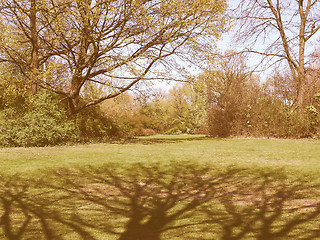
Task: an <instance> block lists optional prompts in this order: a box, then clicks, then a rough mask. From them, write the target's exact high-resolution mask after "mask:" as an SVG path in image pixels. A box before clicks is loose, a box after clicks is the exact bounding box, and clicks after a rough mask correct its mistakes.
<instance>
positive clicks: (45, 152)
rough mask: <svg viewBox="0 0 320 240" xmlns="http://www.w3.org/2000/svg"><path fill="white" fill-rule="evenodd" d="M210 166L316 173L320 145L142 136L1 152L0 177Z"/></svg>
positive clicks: (275, 140)
mask: <svg viewBox="0 0 320 240" xmlns="http://www.w3.org/2000/svg"><path fill="white" fill-rule="evenodd" d="M185 160H187V161H195V162H209V163H212V164H213V165H215V166H217V167H223V166H238V167H245V168H260V167H261V168H265V167H275V168H283V169H284V171H294V172H295V174H301V175H305V174H307V175H309V176H317V175H319V173H320V142H319V141H312V140H277V139H207V138H204V137H202V136H200V137H199V136H184V135H182V136H179V135H177V136H162V135H156V136H151V137H141V138H139V139H135V140H131V141H126V142H121V143H120V142H118V143H117V142H116V143H113V144H110V143H105V144H88V145H75V146H61V147H45V148H2V149H0V162H1V165H0V172H3V173H10V174H13V173H23V174H35V173H36V172H38V171H40V172H41V171H43V170H44V169H57V168H63V167H81V166H86V165H93V166H99V165H103V164H105V163H109V162H116V163H118V164H119V166H121V165H125V164H126V163H127V162H129V163H134V162H146V163H148V162H154V161H156V162H164V163H165V162H168V161H185Z"/></svg>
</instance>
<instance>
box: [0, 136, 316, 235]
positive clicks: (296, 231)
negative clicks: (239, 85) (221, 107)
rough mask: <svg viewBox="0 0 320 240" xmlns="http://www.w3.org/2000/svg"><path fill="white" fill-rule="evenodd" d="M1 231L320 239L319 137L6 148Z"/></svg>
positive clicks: (1, 152) (0, 173) (1, 168)
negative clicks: (313, 139)
mask: <svg viewBox="0 0 320 240" xmlns="http://www.w3.org/2000/svg"><path fill="white" fill-rule="evenodd" d="M0 161H1V163H2V164H1V165H0V219H1V224H0V239H66V240H69V239H70V240H71V239H72V240H73V239H86V240H87V239H90V240H103V239H106V240H107V239H108V240H110V239H117V240H141V239H143V240H160V239H161V240H162V239H170V240H180V239H188V240H189V239H208V240H209V239H210V240H212V239H217V240H230V239H234V240H235V239H239V240H240V239H245V240H247V239H260V240H273V239H274V240H276V239H295V240H296V239H305V240H313V239H320V224H319V222H320V187H319V184H320V181H319V179H318V176H319V173H320V142H318V141H312V140H276V139H209V138H206V137H204V136H187V135H177V136H161V135H156V136H150V137H141V138H137V139H132V140H127V141H121V142H120V141H119V142H112V143H105V144H87V145H75V146H61V147H45V148H2V149H0Z"/></svg>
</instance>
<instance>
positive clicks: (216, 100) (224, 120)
mask: <svg viewBox="0 0 320 240" xmlns="http://www.w3.org/2000/svg"><path fill="white" fill-rule="evenodd" d="M250 77H251V71H250V70H249V68H248V67H247V65H246V59H245V57H244V56H243V55H237V54H234V53H233V52H227V53H226V54H225V55H224V56H222V57H221V58H220V61H219V62H218V63H217V65H216V67H214V68H213V69H212V70H211V71H208V72H206V73H204V74H203V75H201V76H200V79H202V81H204V82H205V84H206V87H207V104H208V121H209V122H208V125H209V131H210V134H211V135H213V136H218V137H227V136H229V135H230V134H231V127H232V122H233V121H234V120H235V118H236V116H237V115H238V112H239V111H241V110H243V108H242V106H243V105H246V103H247V101H246V98H247V95H248V92H247V91H248V89H247V82H248V81H249V80H250Z"/></svg>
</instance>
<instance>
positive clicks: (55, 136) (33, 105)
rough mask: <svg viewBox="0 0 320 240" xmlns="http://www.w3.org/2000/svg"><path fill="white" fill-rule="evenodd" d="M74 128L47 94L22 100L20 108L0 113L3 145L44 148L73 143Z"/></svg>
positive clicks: (75, 128) (75, 138) (0, 139)
mask: <svg viewBox="0 0 320 240" xmlns="http://www.w3.org/2000/svg"><path fill="white" fill-rule="evenodd" d="M77 138H78V131H77V127H76V125H75V124H74V122H73V121H71V120H69V119H68V118H67V117H66V113H65V111H64V110H63V109H62V108H60V107H59V106H58V101H57V100H56V99H55V98H54V96H53V95H51V94H49V93H47V92H40V93H38V94H37V95H35V96H29V97H27V98H26V102H25V103H24V104H23V105H20V106H11V107H8V108H5V109H3V110H2V111H0V142H1V145H4V146H47V145H57V144H61V143H66V142H68V141H75V140H77Z"/></svg>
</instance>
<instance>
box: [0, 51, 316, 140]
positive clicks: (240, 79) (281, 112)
mask: <svg viewBox="0 0 320 240" xmlns="http://www.w3.org/2000/svg"><path fill="white" fill-rule="evenodd" d="M317 71H318V70H317V67H316V66H315V67H314V68H312V69H311V68H310V69H309V70H308V73H307V76H308V83H309V86H308V88H307V90H308V91H306V92H305V96H306V99H305V102H306V105H305V106H304V107H298V106H297V105H296V103H295V102H294V100H293V99H292V96H293V95H294V91H295V87H294V85H293V83H292V79H291V78H290V76H289V75H287V74H285V73H284V74H280V73H279V72H276V71H274V72H273V73H272V74H271V75H270V76H268V78H267V80H265V81H261V79H260V78H259V76H258V75H256V74H254V73H252V71H251V70H250V68H248V67H247V64H246V59H245V57H244V56H242V55H237V54H230V53H229V54H227V55H226V56H225V57H223V58H221V59H220V60H219V61H216V64H215V65H214V66H212V70H208V71H206V72H205V73H202V74H200V75H198V76H196V77H193V78H189V79H188V81H186V82H185V83H180V84H176V85H174V86H173V87H172V88H171V89H170V90H168V91H164V90H161V89H158V90H148V91H144V93H143V94H142V93H140V94H138V93H135V94H129V93H124V94H121V95H119V96H118V97H116V98H112V99H109V100H107V101H104V102H103V103H101V104H100V105H95V106H91V107H88V108H86V109H84V110H83V111H81V112H79V113H78V114H77V115H75V116H72V117H68V116H67V105H66V104H65V103H64V102H63V101H61V99H60V98H59V95H57V94H54V93H50V92H49V91H47V90H42V91H39V92H38V93H37V94H36V95H30V94H28V91H29V90H28V87H27V86H25V85H24V81H23V78H21V79H20V80H19V77H17V76H18V75H15V76H14V77H11V78H10V77H8V76H6V77H5V78H3V77H2V83H3V85H1V86H0V91H1V97H0V124H1V128H0V141H1V145H2V146H46V145H56V144H64V143H66V142H79V141H80V142H81V141H82V142H83V141H85V142H88V141H89V142H90V141H104V140H108V139H110V138H123V137H133V136H141V135H144V136H145V135H153V134H206V135H210V136H213V137H230V136H245V137H248V136H252V137H276V138H319V133H320V115H319V111H320V93H319V92H318V89H319V88H318V87H317V86H319V85H320V80H319V79H318V77H317V76H318V74H317ZM93 94H96V95H99V94H100V91H99V88H97V87H96V86H95V85H92V86H90V88H88V89H85V90H84V94H83V96H82V98H83V99H84V101H89V100H90V98H92V95H93Z"/></svg>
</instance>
